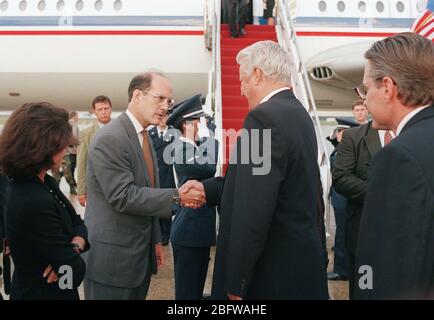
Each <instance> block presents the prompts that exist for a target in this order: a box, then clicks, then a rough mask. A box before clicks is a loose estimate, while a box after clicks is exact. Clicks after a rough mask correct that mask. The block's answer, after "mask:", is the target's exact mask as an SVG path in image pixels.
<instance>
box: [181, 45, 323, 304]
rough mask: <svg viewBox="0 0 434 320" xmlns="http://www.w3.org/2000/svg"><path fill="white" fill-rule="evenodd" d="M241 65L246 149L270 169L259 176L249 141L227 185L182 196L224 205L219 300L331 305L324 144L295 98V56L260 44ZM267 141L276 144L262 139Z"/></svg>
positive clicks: (193, 185)
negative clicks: (323, 237) (323, 210)
mask: <svg viewBox="0 0 434 320" xmlns="http://www.w3.org/2000/svg"><path fill="white" fill-rule="evenodd" d="M237 62H238V64H239V65H240V69H239V75H240V82H241V92H242V95H244V96H245V97H246V98H247V100H248V103H249V109H250V112H249V114H248V115H247V117H246V119H245V121H244V132H245V133H246V136H247V137H248V138H249V143H247V145H249V146H252V147H251V149H252V150H253V149H254V150H259V153H261V154H263V155H268V157H269V158H270V159H269V161H270V162H271V167H270V170H269V171H268V172H266V173H259V174H258V173H257V174H255V169H257V167H258V164H257V163H255V161H254V160H253V159H252V158H253V155H252V152H250V150H248V149H249V148H245V145H246V143H245V141H243V138H244V137H242V138H238V140H237V143H236V146H235V148H236V149H234V152H233V153H232V157H231V160H230V162H229V166H228V169H227V172H226V178H212V179H208V180H205V181H203V184H202V183H200V182H197V181H189V182H187V184H186V185H184V187H183V188H181V190H182V192H189V191H202V192H203V193H204V196H205V198H206V201H207V203H208V205H211V206H214V205H216V204H218V205H219V214H220V225H219V234H218V240H217V251H216V258H215V266H214V277H213V288H212V297H213V298H214V299H227V298H229V299H233V300H238V299H327V298H328V291H327V280H326V268H325V255H324V252H323V250H322V246H321V241H320V233H319V230H318V225H317V217H318V213H319V206H320V199H321V194H320V191H319V190H320V189H321V186H320V178H319V169H318V164H317V152H318V151H317V141H316V135H315V130H314V127H313V123H312V120H311V118H310V116H309V114H308V112H307V111H306V109H305V108H304V107H303V105H302V104H301V103H300V102H299V101H298V100H297V98H296V97H295V96H294V94H293V92H292V90H291V87H290V86H291V84H290V83H291V73H290V63H289V57H288V54H287V53H286V52H285V51H284V50H283V49H282V48H281V47H280V46H279V45H278V44H277V43H275V42H273V41H260V42H257V43H255V44H253V45H251V46H249V47H247V48H245V49H243V50H241V51H240V52H239V53H238V55H237ZM267 134H268V135H269V137H270V139H269V140H266V139H261V138H259V139H258V138H257V137H258V136H259V137H265V136H266V135H267ZM255 137H256V138H255ZM246 149H247V150H246ZM246 158H247V159H248V161H245V160H246ZM241 159H243V160H241ZM223 184H224V186H223Z"/></svg>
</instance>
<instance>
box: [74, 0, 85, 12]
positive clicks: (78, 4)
mask: <svg viewBox="0 0 434 320" xmlns="http://www.w3.org/2000/svg"><path fill="white" fill-rule="evenodd" d="M83 6H84V3H83V0H77V2H76V3H75V9H77V11H81V10H83Z"/></svg>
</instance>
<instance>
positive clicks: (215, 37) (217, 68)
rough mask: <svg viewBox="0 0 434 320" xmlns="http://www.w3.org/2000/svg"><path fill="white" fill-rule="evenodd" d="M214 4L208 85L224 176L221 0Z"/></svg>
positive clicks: (221, 172) (215, 1)
mask: <svg viewBox="0 0 434 320" xmlns="http://www.w3.org/2000/svg"><path fill="white" fill-rule="evenodd" d="M211 1H212V3H211V5H212V9H213V10H212V16H211V19H210V20H211V24H212V41H211V43H212V50H211V52H212V64H211V70H210V76H209V83H208V96H209V97H211V106H212V109H213V112H214V121H215V125H216V127H217V129H218V130H216V133H215V134H216V139H217V140H218V141H219V155H218V159H219V160H218V164H217V172H216V175H217V176H219V175H223V163H224V161H225V155H224V146H223V144H224V141H223V131H222V129H223V116H222V83H221V49H220V31H221V0H211Z"/></svg>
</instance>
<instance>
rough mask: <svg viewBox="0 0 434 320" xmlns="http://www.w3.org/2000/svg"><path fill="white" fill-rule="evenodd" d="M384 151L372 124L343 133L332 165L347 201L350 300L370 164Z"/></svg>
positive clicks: (336, 184)
mask: <svg viewBox="0 0 434 320" xmlns="http://www.w3.org/2000/svg"><path fill="white" fill-rule="evenodd" d="M380 149H381V142H380V138H379V134H378V131H377V130H375V129H373V128H372V122H368V123H366V124H364V125H361V126H360V127H355V128H351V129H347V130H345V131H344V132H343V135H342V141H341V142H340V143H339V146H338V148H337V153H336V159H335V161H334V162H333V165H332V177H333V188H334V189H335V190H336V192H337V193H339V194H340V195H342V196H344V197H345V198H346V199H348V202H347V209H346V223H345V231H346V232H345V238H346V241H345V242H346V248H347V250H348V261H349V274H348V276H349V281H350V291H349V294H350V299H353V294H354V282H355V274H354V272H355V271H354V263H355V253H356V248H357V237H358V231H359V225H360V217H361V213H362V209H363V202H364V200H365V195H366V186H367V177H368V168H369V163H370V161H371V159H372V157H373V156H374V154H375V153H377V151H378V150H380Z"/></svg>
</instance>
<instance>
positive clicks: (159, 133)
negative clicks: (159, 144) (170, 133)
mask: <svg viewBox="0 0 434 320" xmlns="http://www.w3.org/2000/svg"><path fill="white" fill-rule="evenodd" d="M168 129H169V127H166V129H164V130H161V129H160V127H159V126H157V132H158V138H159V137H161V133H163V137H164V136H165V135H166V133H167V130H168Z"/></svg>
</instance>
